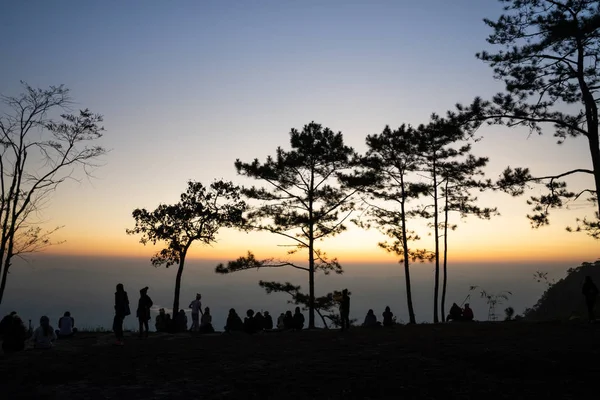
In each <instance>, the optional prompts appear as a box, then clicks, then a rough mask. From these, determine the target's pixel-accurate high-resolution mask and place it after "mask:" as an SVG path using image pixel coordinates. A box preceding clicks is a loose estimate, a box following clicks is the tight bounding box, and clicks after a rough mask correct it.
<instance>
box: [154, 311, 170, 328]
mask: <svg viewBox="0 0 600 400" xmlns="http://www.w3.org/2000/svg"><path fill="white" fill-rule="evenodd" d="M168 326H169V323H168V321H167V314H165V309H164V308H161V309H160V310H158V315H157V316H156V320H155V323H154V327H155V328H156V332H166V331H167V329H168Z"/></svg>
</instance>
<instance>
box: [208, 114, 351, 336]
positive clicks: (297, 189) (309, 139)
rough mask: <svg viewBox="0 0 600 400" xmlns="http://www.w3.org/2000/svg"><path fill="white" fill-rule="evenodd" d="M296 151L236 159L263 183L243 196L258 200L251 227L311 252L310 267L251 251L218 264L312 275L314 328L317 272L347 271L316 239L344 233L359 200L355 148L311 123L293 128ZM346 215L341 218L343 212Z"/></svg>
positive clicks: (220, 268)
mask: <svg viewBox="0 0 600 400" xmlns="http://www.w3.org/2000/svg"><path fill="white" fill-rule="evenodd" d="M290 144H291V147H292V149H291V150H290V151H285V150H283V149H282V148H281V147H278V148H277V152H276V153H277V154H276V157H275V158H273V157H271V156H269V157H267V159H266V161H265V162H264V163H261V162H259V161H258V159H255V160H254V161H252V162H250V163H244V162H242V161H240V160H237V161H236V162H235V167H236V169H237V172H238V174H240V175H243V176H247V177H249V178H253V179H256V180H258V181H261V182H263V183H264V184H265V186H262V187H255V186H253V187H246V188H244V189H243V193H244V195H245V196H246V197H247V198H248V199H250V200H255V201H259V202H260V204H258V205H256V207H254V208H253V209H252V210H251V211H250V212H249V213H248V221H249V222H248V225H247V226H248V227H249V228H250V229H254V230H257V231H267V232H271V233H274V234H277V235H280V236H282V237H285V238H286V239H288V240H290V241H291V242H292V244H291V248H292V249H291V250H290V251H289V252H288V254H294V253H296V252H298V251H301V250H306V251H307V252H308V265H307V266H301V265H298V264H296V263H293V262H289V261H280V260H275V259H273V258H268V259H265V260H262V261H261V260H257V259H256V258H254V256H253V254H252V253H251V252H249V253H248V256H247V257H241V258H239V259H238V260H236V261H232V262H229V263H228V264H227V266H225V265H223V264H221V265H219V266H217V268H216V272H217V273H230V272H235V271H241V270H246V269H254V268H264V267H271V268H273V267H275V268H277V267H290V268H295V269H298V270H301V271H305V272H307V274H308V287H309V293H308V296H309V304H308V307H309V318H308V327H309V328H314V323H315V322H314V321H315V316H314V311H315V310H314V308H315V304H314V301H315V273H316V272H317V271H322V272H324V273H325V274H329V273H330V272H335V273H337V274H341V273H343V269H342V266H341V265H340V264H339V262H338V261H337V259H335V258H334V259H329V258H328V257H327V255H326V254H325V253H324V252H322V251H320V250H319V249H318V248H317V247H316V242H318V241H320V240H323V239H325V238H328V237H332V236H335V235H337V234H339V233H341V232H343V231H344V230H345V229H346V227H345V225H344V222H345V220H346V219H347V218H348V217H349V216H350V213H351V212H352V209H353V206H354V203H353V201H352V196H353V194H354V193H355V192H356V191H357V189H350V188H348V186H346V185H347V184H349V183H351V181H349V180H348V179H349V178H348V177H347V176H346V173H347V172H348V170H349V169H350V168H351V167H352V165H353V164H352V159H353V157H354V155H355V153H354V150H353V149H352V148H351V147H348V146H346V145H345V144H344V140H343V136H342V133H341V132H339V133H334V132H333V131H331V130H330V129H329V128H323V127H322V126H321V125H319V124H316V123H314V122H311V123H310V124H308V125H305V126H304V128H303V129H302V131H298V130H296V129H292V131H291V133H290ZM340 213H342V216H340Z"/></svg>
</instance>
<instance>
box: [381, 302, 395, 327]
mask: <svg viewBox="0 0 600 400" xmlns="http://www.w3.org/2000/svg"><path fill="white" fill-rule="evenodd" d="M383 326H385V327H388V328H389V327H391V326H394V314H393V313H392V311H391V310H390V306H387V307H386V308H385V311H384V312H383Z"/></svg>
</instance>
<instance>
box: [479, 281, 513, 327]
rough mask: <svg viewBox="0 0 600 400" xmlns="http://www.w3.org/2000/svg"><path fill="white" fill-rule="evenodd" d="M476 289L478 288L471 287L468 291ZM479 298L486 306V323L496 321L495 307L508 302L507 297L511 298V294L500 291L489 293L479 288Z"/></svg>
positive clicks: (506, 291)
mask: <svg viewBox="0 0 600 400" xmlns="http://www.w3.org/2000/svg"><path fill="white" fill-rule="evenodd" d="M478 288H479V287H478V286H471V287H470V288H469V290H471V291H472V290H475V289H478ZM479 296H480V297H481V298H482V299H485V302H486V303H487V305H488V321H496V320H497V318H498V317H497V315H496V306H497V305H500V304H503V303H504V301H506V300H508V298H509V296H512V292H509V291H508V290H502V291H500V292H497V293H491V292H488V291H486V290H485V289H483V288H479Z"/></svg>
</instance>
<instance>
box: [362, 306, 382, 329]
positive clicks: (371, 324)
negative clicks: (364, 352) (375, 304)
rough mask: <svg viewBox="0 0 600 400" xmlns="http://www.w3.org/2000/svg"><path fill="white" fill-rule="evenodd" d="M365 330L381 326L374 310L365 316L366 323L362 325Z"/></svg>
mask: <svg viewBox="0 0 600 400" xmlns="http://www.w3.org/2000/svg"><path fill="white" fill-rule="evenodd" d="M362 326H363V327H365V328H375V327H378V326H379V322H377V317H376V316H375V313H374V312H373V310H372V309H371V310H369V311H367V315H366V316H365V322H363V324H362Z"/></svg>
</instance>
